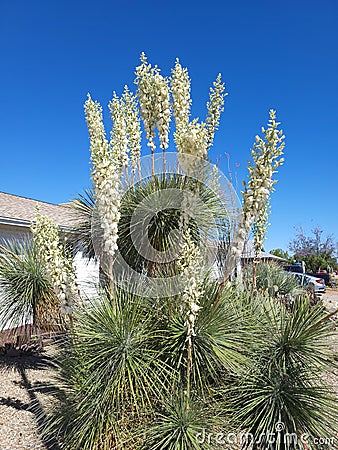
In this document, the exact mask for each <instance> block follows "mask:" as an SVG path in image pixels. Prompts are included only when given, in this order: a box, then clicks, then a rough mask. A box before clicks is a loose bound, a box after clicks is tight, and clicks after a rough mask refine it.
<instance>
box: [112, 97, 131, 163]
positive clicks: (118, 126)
mask: <svg viewBox="0 0 338 450" xmlns="http://www.w3.org/2000/svg"><path fill="white" fill-rule="evenodd" d="M108 107H109V110H110V116H111V119H112V121H113V126H112V130H111V132H110V149H111V155H112V158H113V161H114V162H115V164H116V166H117V167H118V168H119V169H120V170H122V169H123V168H126V167H128V161H129V157H128V151H129V149H128V139H127V125H126V120H125V108H124V102H123V101H122V100H120V99H119V98H118V97H117V95H116V92H114V94H113V99H112V100H111V101H110V102H109V104H108Z"/></svg>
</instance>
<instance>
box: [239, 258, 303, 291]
mask: <svg viewBox="0 0 338 450" xmlns="http://www.w3.org/2000/svg"><path fill="white" fill-rule="evenodd" d="M243 273H244V277H243V278H244V281H245V283H246V287H247V289H250V285H251V284H252V277H253V273H254V266H253V265H252V264H250V265H249V266H247V267H246V268H245V270H244V271H243ZM256 289H257V290H258V291H260V292H266V293H267V294H268V295H269V296H271V297H285V296H286V295H287V296H297V295H300V294H302V293H304V290H303V289H302V288H301V287H300V285H299V283H298V281H297V280H296V278H295V277H294V276H293V275H291V274H290V273H289V272H286V271H285V270H284V269H283V268H282V267H281V266H280V265H279V264H277V263H275V262H272V261H267V262H265V261H260V262H259V263H258V264H257V266H256Z"/></svg>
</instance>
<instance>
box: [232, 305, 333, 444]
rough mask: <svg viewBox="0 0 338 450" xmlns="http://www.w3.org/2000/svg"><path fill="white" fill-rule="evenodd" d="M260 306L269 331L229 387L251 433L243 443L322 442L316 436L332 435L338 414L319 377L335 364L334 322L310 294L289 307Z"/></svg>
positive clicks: (243, 426)
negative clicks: (330, 343) (247, 367)
mask: <svg viewBox="0 0 338 450" xmlns="http://www.w3.org/2000/svg"><path fill="white" fill-rule="evenodd" d="M259 310H260V317H261V324H262V327H264V329H265V337H264V338H263V339H262V342H261V345H260V346H259V347H257V348H256V349H254V351H253V353H252V366H251V370H249V371H248V372H247V374H246V376H244V377H243V376H242V377H241V378H240V379H238V381H237V383H235V384H234V385H232V386H228V387H227V388H226V389H225V391H226V394H227V399H228V402H229V403H230V404H231V405H232V407H233V409H234V411H235V412H234V413H233V420H234V421H235V422H236V423H237V425H238V427H239V429H240V430H241V431H242V432H246V433H248V436H250V439H249V440H248V442H246V443H245V445H244V447H245V448H249V447H250V446H251V445H252V444H253V448H260V449H268V448H269V449H270V448H272V449H278V450H279V449H283V450H284V449H285V450H297V449H306V448H320V446H318V445H317V446H316V445H315V441H313V438H318V437H322V438H324V437H330V436H332V435H333V432H334V429H335V426H336V423H337V419H338V415H337V414H338V409H337V405H336V399H335V397H334V395H332V393H331V392H330V388H329V387H328V386H326V385H325V383H324V382H323V379H322V378H321V375H322V374H323V373H324V372H325V371H327V370H329V369H330V367H332V365H333V358H332V355H330V354H329V351H328V347H327V337H328V335H329V334H330V333H331V332H332V325H331V322H330V321H328V320H327V314H326V313H325V310H324V309H323V308H322V307H321V306H319V305H317V306H315V307H313V308H312V309H310V308H309V300H308V299H307V298H299V299H297V300H296V301H295V304H294V307H293V309H292V312H291V313H288V312H287V311H286V309H285V307H284V306H283V305H280V304H278V303H276V302H275V301H271V300H270V301H269V300H268V299H264V303H263V304H262V306H261V308H259V307H257V312H259ZM303 442H305V444H307V445H308V447H306V446H305V445H303ZM258 443H259V444H258Z"/></svg>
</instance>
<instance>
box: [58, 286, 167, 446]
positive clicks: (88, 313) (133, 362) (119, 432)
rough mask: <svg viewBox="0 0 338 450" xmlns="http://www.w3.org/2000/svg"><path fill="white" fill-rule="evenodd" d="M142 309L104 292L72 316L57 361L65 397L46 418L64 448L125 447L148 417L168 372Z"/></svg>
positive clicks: (139, 302)
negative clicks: (68, 337) (70, 329)
mask: <svg viewBox="0 0 338 450" xmlns="http://www.w3.org/2000/svg"><path fill="white" fill-rule="evenodd" d="M146 305H147V302H144V301H143V299H141V298H139V297H136V296H134V295H132V294H129V293H126V292H123V291H121V290H119V289H117V290H116V291H115V295H114V298H111V297H110V294H105V293H102V294H101V296H100V297H99V298H97V299H96V300H93V301H92V302H91V303H90V304H89V305H88V306H87V307H85V309H83V310H82V311H79V312H78V314H77V315H76V317H75V321H74V330H73V334H72V336H71V338H70V340H69V341H68V344H67V345H63V346H62V347H63V348H62V352H61V354H60V359H59V365H60V372H59V377H60V378H59V383H60V385H61V386H64V388H65V391H66V393H67V396H66V397H65V399H64V402H62V403H61V404H60V405H59V409H58V410H56V411H55V412H54V414H53V417H52V419H51V420H50V426H51V427H52V429H55V431H56V432H57V433H58V434H59V437H60V439H61V442H63V445H65V446H66V448H71V449H74V450H75V449H84V450H85V449H90V450H92V449H96V448H98V449H113V448H124V447H123V442H124V441H125V440H126V439H127V440H128V439H129V438H130V432H131V430H132V429H133V428H134V427H135V426H136V425H137V424H139V423H140V422H142V421H144V420H145V419H144V418H143V416H145V417H147V415H150V414H151V411H152V408H153V404H154V402H156V398H159V396H160V392H161V390H162V388H163V384H164V380H166V379H167V378H168V377H169V376H170V375H171V374H170V372H169V371H168V368H167V367H166V366H165V364H164V363H163V361H161V358H160V354H161V352H162V351H161V349H160V348H159V346H156V342H157V341H158V330H157V327H156V326H155V323H154V322H153V320H152V316H151V314H149V311H147V306H146ZM130 446H131V447H130V448H133V447H132V444H130Z"/></svg>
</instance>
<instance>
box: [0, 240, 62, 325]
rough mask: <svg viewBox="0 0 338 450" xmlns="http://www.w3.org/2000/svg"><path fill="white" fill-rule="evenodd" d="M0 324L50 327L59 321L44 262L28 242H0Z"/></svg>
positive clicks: (54, 297)
mask: <svg viewBox="0 0 338 450" xmlns="http://www.w3.org/2000/svg"><path fill="white" fill-rule="evenodd" d="M0 296H1V307H0V325H1V327H6V328H11V327H17V326H19V325H27V324H30V323H31V324H32V325H33V328H36V327H41V328H48V327H53V326H55V325H56V324H57V323H58V322H59V316H58V307H57V304H58V302H57V298H56V296H55V294H54V291H53V286H52V283H51V280H50V278H49V276H48V274H47V270H46V267H45V264H44V263H43V261H41V259H40V258H39V255H38V254H37V252H36V250H35V248H34V246H33V245H32V243H30V242H23V243H20V242H12V243H9V242H8V243H7V244H6V246H1V253H0Z"/></svg>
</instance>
